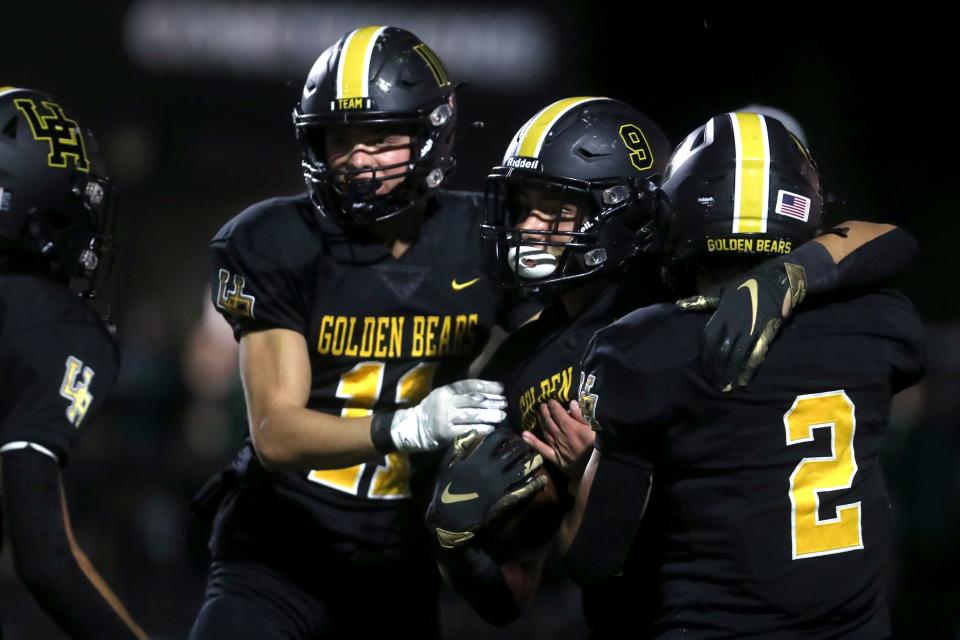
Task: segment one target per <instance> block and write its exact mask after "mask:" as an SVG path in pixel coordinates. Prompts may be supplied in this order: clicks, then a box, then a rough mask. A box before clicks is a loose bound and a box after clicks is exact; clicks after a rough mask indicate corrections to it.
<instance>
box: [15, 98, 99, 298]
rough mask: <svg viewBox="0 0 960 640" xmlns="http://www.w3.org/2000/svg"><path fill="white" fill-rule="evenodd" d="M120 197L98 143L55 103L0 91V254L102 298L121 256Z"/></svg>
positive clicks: (47, 99)
mask: <svg viewBox="0 0 960 640" xmlns="http://www.w3.org/2000/svg"><path fill="white" fill-rule="evenodd" d="M114 205H115V193H114V189H113V186H112V183H111V181H110V180H109V178H107V177H106V176H105V175H104V173H103V171H102V167H101V163H100V159H99V156H98V154H97V148H96V142H95V140H94V139H93V137H92V135H91V134H90V132H89V131H85V130H84V129H83V128H82V127H81V126H80V124H79V123H78V122H77V120H76V119H75V118H73V117H72V116H71V115H70V112H69V110H66V109H64V108H63V107H62V106H61V105H60V104H59V103H58V102H56V101H55V100H54V99H53V98H51V97H50V96H48V95H46V94H43V93H39V92H37V91H32V90H30V89H18V88H15V87H0V253H2V255H3V257H4V259H5V260H17V259H19V260H21V261H23V260H26V261H32V262H36V261H37V260H38V259H39V260H40V261H42V263H43V264H45V268H47V269H48V270H49V272H50V274H51V275H53V276H54V277H56V278H58V279H61V280H64V281H70V280H72V281H73V284H74V287H75V288H76V289H77V290H78V291H79V292H80V293H81V294H82V295H85V296H88V297H93V296H94V295H96V294H97V292H98V291H99V289H100V287H101V286H102V284H103V282H104V280H105V279H106V277H107V275H108V274H109V272H110V266H111V264H112V261H113V254H114V231H115V222H116V216H115V206H114Z"/></svg>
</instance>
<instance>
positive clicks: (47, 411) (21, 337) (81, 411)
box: [0, 323, 119, 464]
mask: <svg viewBox="0 0 960 640" xmlns="http://www.w3.org/2000/svg"><path fill="white" fill-rule="evenodd" d="M3 361H4V368H5V371H4V374H5V378H6V379H7V380H9V381H10V383H9V384H8V386H7V388H6V389H5V390H4V391H3V394H4V396H6V397H5V399H4V402H3V408H4V414H5V415H4V416H3V424H2V429H0V444H2V445H4V446H12V447H16V446H17V445H16V444H12V443H18V442H32V443H35V444H39V445H42V446H44V447H46V448H47V449H49V450H51V451H52V452H53V453H54V454H55V455H56V456H57V459H58V460H59V461H60V463H61V464H65V462H66V458H67V455H68V452H69V450H70V449H71V447H72V446H73V444H74V443H75V442H76V440H77V439H78V438H79V436H80V434H81V433H83V431H85V430H86V429H87V428H88V427H89V425H90V423H91V422H92V421H93V418H94V416H95V415H96V413H97V412H98V411H99V410H100V407H101V406H102V405H103V401H104V399H105V398H106V396H107V392H108V391H109V390H110V388H111V387H112V386H113V383H114V380H115V379H116V376H117V370H118V368H119V355H118V352H117V349H116V347H115V344H114V342H113V340H112V338H111V337H110V335H109V334H108V333H107V332H106V330H104V329H103V328H101V327H97V326H95V325H91V324H80V323H78V324H47V325H41V326H38V327H33V328H30V329H25V330H23V331H20V332H19V333H17V334H16V335H14V336H12V339H10V340H8V341H7V342H6V344H4V353H3Z"/></svg>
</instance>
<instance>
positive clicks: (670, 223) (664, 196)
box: [657, 113, 823, 277]
mask: <svg viewBox="0 0 960 640" xmlns="http://www.w3.org/2000/svg"><path fill="white" fill-rule="evenodd" d="M657 216H658V222H659V227H660V230H661V233H662V236H663V238H664V258H665V260H664V262H665V266H666V269H667V272H668V275H669V274H672V275H673V276H674V277H677V276H678V275H679V272H680V271H682V270H683V269H684V265H686V264H688V263H689V264H692V263H699V262H703V261H705V260H708V259H710V258H721V259H727V260H729V259H734V260H739V261H746V262H751V261H756V260H762V259H763V258H766V257H769V256H770V255H776V254H783V253H789V252H790V251H791V250H793V249H795V248H796V247H797V246H798V245H800V244H802V243H803V242H806V241H807V240H810V239H811V238H813V237H814V236H815V235H816V234H817V233H818V232H819V230H820V227H821V221H822V217H823V198H822V195H821V191H820V177H819V175H818V174H817V167H816V164H815V163H814V161H813V158H812V157H811V155H810V152H809V151H808V150H807V148H806V147H805V146H804V145H803V143H802V142H800V140H799V139H798V138H797V137H796V136H795V135H794V134H792V133H791V132H790V131H788V130H787V129H786V127H784V126H783V124H781V123H780V121H779V120H776V119H774V118H771V117H769V116H764V115H761V114H758V113H725V114H723V115H719V116H714V117H713V118H711V119H710V120H709V121H708V122H707V123H706V124H705V125H703V126H702V127H700V128H698V129H697V130H695V131H693V132H692V133H691V134H690V135H688V136H687V137H686V138H685V139H684V141H683V142H682V143H680V146H678V147H677V148H676V150H674V152H673V155H672V156H671V157H670V162H669V164H668V165H667V170H666V172H665V174H664V180H663V184H662V185H661V188H660V191H659V194H658V212H657Z"/></svg>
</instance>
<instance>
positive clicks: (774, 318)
mask: <svg viewBox="0 0 960 640" xmlns="http://www.w3.org/2000/svg"><path fill="white" fill-rule="evenodd" d="M806 293H807V281H806V273H805V272H804V268H803V267H802V266H800V265H797V264H794V263H792V262H789V261H785V260H783V259H782V258H774V259H773V260H768V261H766V262H763V263H761V264H760V265H758V266H757V267H756V268H754V269H753V270H751V271H748V272H746V273H743V274H741V275H739V276H737V277H736V278H734V279H733V280H731V281H729V282H728V283H726V284H724V285H722V286H721V287H720V289H719V291H718V292H712V293H710V294H708V295H705V296H703V295H700V296H692V297H690V298H684V299H683V300H678V301H677V308H678V309H680V310H681V311H712V310H715V311H714V314H713V316H712V317H711V318H710V321H709V322H707V326H706V327H705V328H704V330H703V344H702V348H701V353H700V357H701V364H702V367H703V373H704V375H705V376H706V378H707V381H708V382H710V383H711V384H712V385H714V386H715V387H716V388H717V389H720V390H721V391H724V392H729V391H730V390H732V389H733V384H734V383H736V384H738V385H739V386H741V387H745V386H747V383H748V382H750V379H751V378H752V377H753V375H754V374H755V373H756V372H757V368H758V367H759V366H760V363H761V362H763V358H764V356H765V355H766V354H767V349H769V348H770V343H771V342H772V341H773V339H774V337H775V336H776V335H777V331H779V329H780V325H781V324H783V321H784V320H786V319H787V318H788V317H789V316H790V313H791V312H792V311H793V309H794V307H796V306H797V305H798V304H800V303H801V302H802V301H803V298H804V296H806Z"/></svg>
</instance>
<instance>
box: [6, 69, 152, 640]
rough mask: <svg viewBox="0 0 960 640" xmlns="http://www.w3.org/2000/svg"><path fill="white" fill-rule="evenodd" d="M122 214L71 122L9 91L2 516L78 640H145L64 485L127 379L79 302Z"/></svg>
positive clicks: (21, 558) (103, 268)
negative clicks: (81, 532) (74, 455)
mask: <svg viewBox="0 0 960 640" xmlns="http://www.w3.org/2000/svg"><path fill="white" fill-rule="evenodd" d="M113 202H114V197H113V187H112V185H111V182H110V180H109V179H108V178H107V177H106V176H105V175H104V172H103V167H102V166H101V163H100V159H99V156H98V154H97V150H96V148H95V146H94V141H93V138H92V136H91V134H90V132H89V131H87V130H85V129H83V128H82V127H81V126H80V124H79V123H78V121H77V119H76V117H75V116H74V115H73V113H72V112H71V111H69V110H68V109H65V108H64V107H63V106H61V105H60V103H59V102H57V101H56V100H55V99H54V98H52V97H50V96H49V95H46V94H44V93H40V92H37V91H33V90H30V89H19V88H14V87H0V363H2V364H0V382H2V384H3V389H4V391H3V393H2V395H0V462H2V465H3V512H4V516H5V517H6V519H7V521H8V522H9V533H10V539H11V543H12V545H11V546H12V550H13V559H14V562H15V565H16V568H17V573H19V574H20V577H21V578H22V579H23V581H24V583H25V584H26V585H27V588H28V589H29V590H30V592H31V593H32V594H33V596H34V597H35V598H36V600H37V603H38V604H39V605H40V606H41V607H42V608H43V610H44V611H46V612H47V613H48V614H49V615H50V617H51V618H53V620H54V622H56V623H57V624H58V625H59V626H60V627H61V628H62V629H63V630H64V631H65V632H66V633H68V634H69V635H70V637H72V638H145V637H146V636H145V635H144V633H143V631H142V630H141V629H140V628H139V627H138V626H137V624H136V623H135V622H134V621H133V619H132V618H131V617H130V614H129V613H127V611H126V610H125V609H124V607H123V605H122V604H121V603H120V600H119V599H118V598H117V596H116V595H114V594H113V592H112V591H111V590H110V588H109V587H108V586H107V584H106V582H104V580H103V578H101V577H100V575H99V574H98V573H97V572H96V570H95V569H94V568H93V565H92V564H91V562H90V560H89V559H88V558H87V557H86V555H84V553H83V551H82V550H81V549H80V547H78V546H77V543H76V541H75V540H74V537H73V531H72V528H71V526H70V518H69V514H68V511H67V505H66V501H65V498H64V491H63V480H62V478H61V474H60V469H61V467H63V466H65V465H66V464H67V462H68V460H69V456H70V452H71V450H72V449H73V445H74V444H75V443H76V441H77V440H78V439H79V438H80V436H81V435H82V434H83V433H84V432H86V431H87V429H89V428H90V425H91V423H93V421H94V417H95V416H96V414H97V412H98V411H99V410H100V407H101V406H103V401H104V399H105V398H106V396H107V393H108V392H109V391H110V387H111V386H112V385H113V382H114V380H115V378H116V376H117V369H118V366H119V358H120V353H119V349H118V347H117V343H116V340H115V338H114V336H113V331H112V328H111V326H110V325H109V324H108V323H107V322H106V321H105V320H104V319H103V318H102V317H101V316H100V315H99V314H98V313H97V311H96V310H95V309H94V308H93V307H92V306H90V304H89V303H88V302H87V301H85V300H83V299H81V297H80V296H78V295H77V294H81V295H82V296H84V297H92V296H94V295H95V294H96V293H97V292H98V290H99V289H100V287H101V286H102V285H103V282H104V280H105V278H106V276H107V274H108V273H109V271H110V264H111V262H112V254H113V246H114V245H113V243H114V220H115V212H114V208H113ZM71 287H72V290H71Z"/></svg>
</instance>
